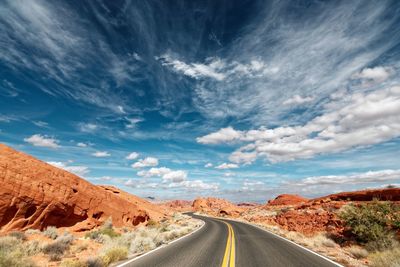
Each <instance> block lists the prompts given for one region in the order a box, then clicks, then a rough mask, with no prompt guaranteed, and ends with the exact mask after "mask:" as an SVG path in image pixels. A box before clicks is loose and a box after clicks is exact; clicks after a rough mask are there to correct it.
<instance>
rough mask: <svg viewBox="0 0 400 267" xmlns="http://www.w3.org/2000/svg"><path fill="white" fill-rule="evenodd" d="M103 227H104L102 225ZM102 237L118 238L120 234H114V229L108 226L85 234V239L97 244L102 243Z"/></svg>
mask: <svg viewBox="0 0 400 267" xmlns="http://www.w3.org/2000/svg"><path fill="white" fill-rule="evenodd" d="M103 226H104V225H103ZM102 235H106V236H109V237H111V238H115V237H119V236H121V234H119V233H117V232H115V230H114V228H112V225H111V228H110V227H109V224H107V225H106V226H105V227H101V228H100V229H97V230H93V231H90V232H88V233H86V234H85V238H89V239H92V240H96V241H97V242H99V243H104V238H103V237H102Z"/></svg>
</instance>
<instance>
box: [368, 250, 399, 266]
mask: <svg viewBox="0 0 400 267" xmlns="http://www.w3.org/2000/svg"><path fill="white" fill-rule="evenodd" d="M369 259H370V261H371V266H373V267H398V266H400V248H395V249H392V250H387V251H384V252H376V253H373V254H371V255H370V257H369Z"/></svg>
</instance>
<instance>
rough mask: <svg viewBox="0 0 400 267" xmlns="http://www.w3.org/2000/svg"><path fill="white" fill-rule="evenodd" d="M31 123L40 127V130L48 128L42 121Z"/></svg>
mask: <svg viewBox="0 0 400 267" xmlns="http://www.w3.org/2000/svg"><path fill="white" fill-rule="evenodd" d="M32 123H33V124H35V125H36V126H38V127H42V128H46V127H48V126H49V124H48V123H47V122H44V121H33V122H32Z"/></svg>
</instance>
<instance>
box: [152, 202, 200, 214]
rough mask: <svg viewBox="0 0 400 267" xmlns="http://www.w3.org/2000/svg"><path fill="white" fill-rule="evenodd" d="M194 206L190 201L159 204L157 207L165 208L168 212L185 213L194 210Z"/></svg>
mask: <svg viewBox="0 0 400 267" xmlns="http://www.w3.org/2000/svg"><path fill="white" fill-rule="evenodd" d="M192 204H193V201H189V200H170V201H165V202H161V203H158V204H157V205H158V206H160V207H165V208H167V209H168V210H173V211H178V212H185V211H192V210H193V208H192Z"/></svg>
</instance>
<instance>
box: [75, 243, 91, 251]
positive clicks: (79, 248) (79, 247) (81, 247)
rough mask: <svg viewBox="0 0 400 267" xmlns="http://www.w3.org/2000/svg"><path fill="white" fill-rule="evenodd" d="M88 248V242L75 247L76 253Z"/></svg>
mask: <svg viewBox="0 0 400 267" xmlns="http://www.w3.org/2000/svg"><path fill="white" fill-rule="evenodd" d="M87 248H88V244H86V243H84V244H79V245H77V246H76V247H75V248H74V253H79V252H82V251H85V250H87Z"/></svg>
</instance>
